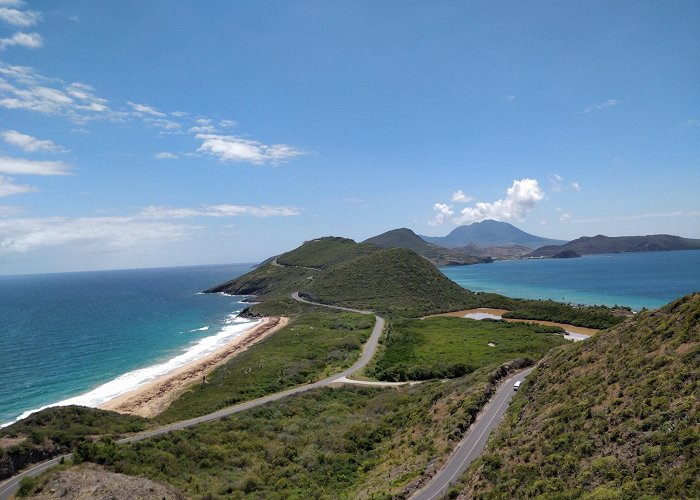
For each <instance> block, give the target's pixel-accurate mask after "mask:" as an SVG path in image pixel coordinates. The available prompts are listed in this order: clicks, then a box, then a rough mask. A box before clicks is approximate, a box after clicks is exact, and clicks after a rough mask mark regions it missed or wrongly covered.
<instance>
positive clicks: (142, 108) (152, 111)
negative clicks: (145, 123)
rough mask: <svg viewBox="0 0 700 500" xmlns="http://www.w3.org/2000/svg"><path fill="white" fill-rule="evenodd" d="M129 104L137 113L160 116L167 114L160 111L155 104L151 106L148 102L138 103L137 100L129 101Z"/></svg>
mask: <svg viewBox="0 0 700 500" xmlns="http://www.w3.org/2000/svg"><path fill="white" fill-rule="evenodd" d="M127 104H128V105H129V106H130V107H131V109H133V110H134V111H135V112H136V113H138V114H141V115H151V116H159V117H162V116H165V113H163V112H161V111H158V110H157V109H156V108H154V107H153V106H149V105H147V104H138V103H136V102H131V101H127Z"/></svg>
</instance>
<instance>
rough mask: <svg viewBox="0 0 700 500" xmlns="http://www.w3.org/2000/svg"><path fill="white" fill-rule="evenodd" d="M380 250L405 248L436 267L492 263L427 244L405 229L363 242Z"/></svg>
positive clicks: (458, 250)
mask: <svg viewBox="0 0 700 500" xmlns="http://www.w3.org/2000/svg"><path fill="white" fill-rule="evenodd" d="M363 243H371V244H372V245H377V246H378V247H382V248H406V249H408V250H413V251H414V252H416V253H417V254H418V255H420V256H421V257H425V258H426V259H428V260H429V261H430V262H432V263H433V264H435V265H436V266H447V265H465V264H479V263H484V262H492V259H490V258H488V257H476V256H475V255H471V254H469V253H468V252H467V251H465V250H463V249H448V248H443V247H440V246H437V245H433V244H432V243H427V242H426V241H425V240H423V239H422V238H421V237H420V236H418V235H417V234H416V233H414V232H413V231H411V230H410V229H407V228H405V227H404V228H401V229H394V230H392V231H387V232H386V233H382V234H380V235H377V236H374V237H372V238H369V239H367V240H365V241H364V242H363Z"/></svg>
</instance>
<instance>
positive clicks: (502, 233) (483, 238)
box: [421, 220, 566, 249]
mask: <svg viewBox="0 0 700 500" xmlns="http://www.w3.org/2000/svg"><path fill="white" fill-rule="evenodd" d="M421 238H423V239H424V240H425V241H427V242H428V243H432V244H434V245H439V246H443V247H446V248H460V247H465V246H467V245H469V244H470V243H473V244H475V245H478V246H480V247H507V246H516V245H521V246H524V247H528V248H533V249H534V248H540V247H542V246H545V245H561V244H563V243H566V241H564V240H553V239H550V238H542V237H540V236H535V235H533V234H529V233H526V232H525V231H521V230H520V229H518V228H517V227H515V226H513V225H512V224H508V223H507V222H498V221H495V220H485V221H482V222H475V223H473V224H469V225H468V226H459V227H456V228H455V229H453V230H452V232H451V233H450V234H448V235H447V236H437V237H436V236H421Z"/></svg>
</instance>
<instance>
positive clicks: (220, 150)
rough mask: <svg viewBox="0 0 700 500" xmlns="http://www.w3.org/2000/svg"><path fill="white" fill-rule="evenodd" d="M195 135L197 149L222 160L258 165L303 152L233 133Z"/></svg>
mask: <svg viewBox="0 0 700 500" xmlns="http://www.w3.org/2000/svg"><path fill="white" fill-rule="evenodd" d="M195 137H196V138H197V139H200V140H201V141H202V145H201V146H200V147H199V149H198V151H200V152H203V153H207V154H210V155H213V156H216V157H218V158H219V160H221V161H224V162H228V161H230V162H247V163H253V164H256V165H260V164H263V163H280V162H282V161H284V160H287V159H289V158H294V157H296V156H301V155H303V154H305V152H304V151H302V150H300V149H297V148H295V147H293V146H289V145H287V144H272V145H267V144H263V143H261V142H258V141H253V140H250V139H244V138H242V137H239V136H235V135H218V134H197V135H196V136H195Z"/></svg>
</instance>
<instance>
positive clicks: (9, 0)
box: [0, 0, 24, 7]
mask: <svg viewBox="0 0 700 500" xmlns="http://www.w3.org/2000/svg"><path fill="white" fill-rule="evenodd" d="M0 5H9V6H10V7H21V6H22V5H24V2H23V1H22V0H0Z"/></svg>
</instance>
